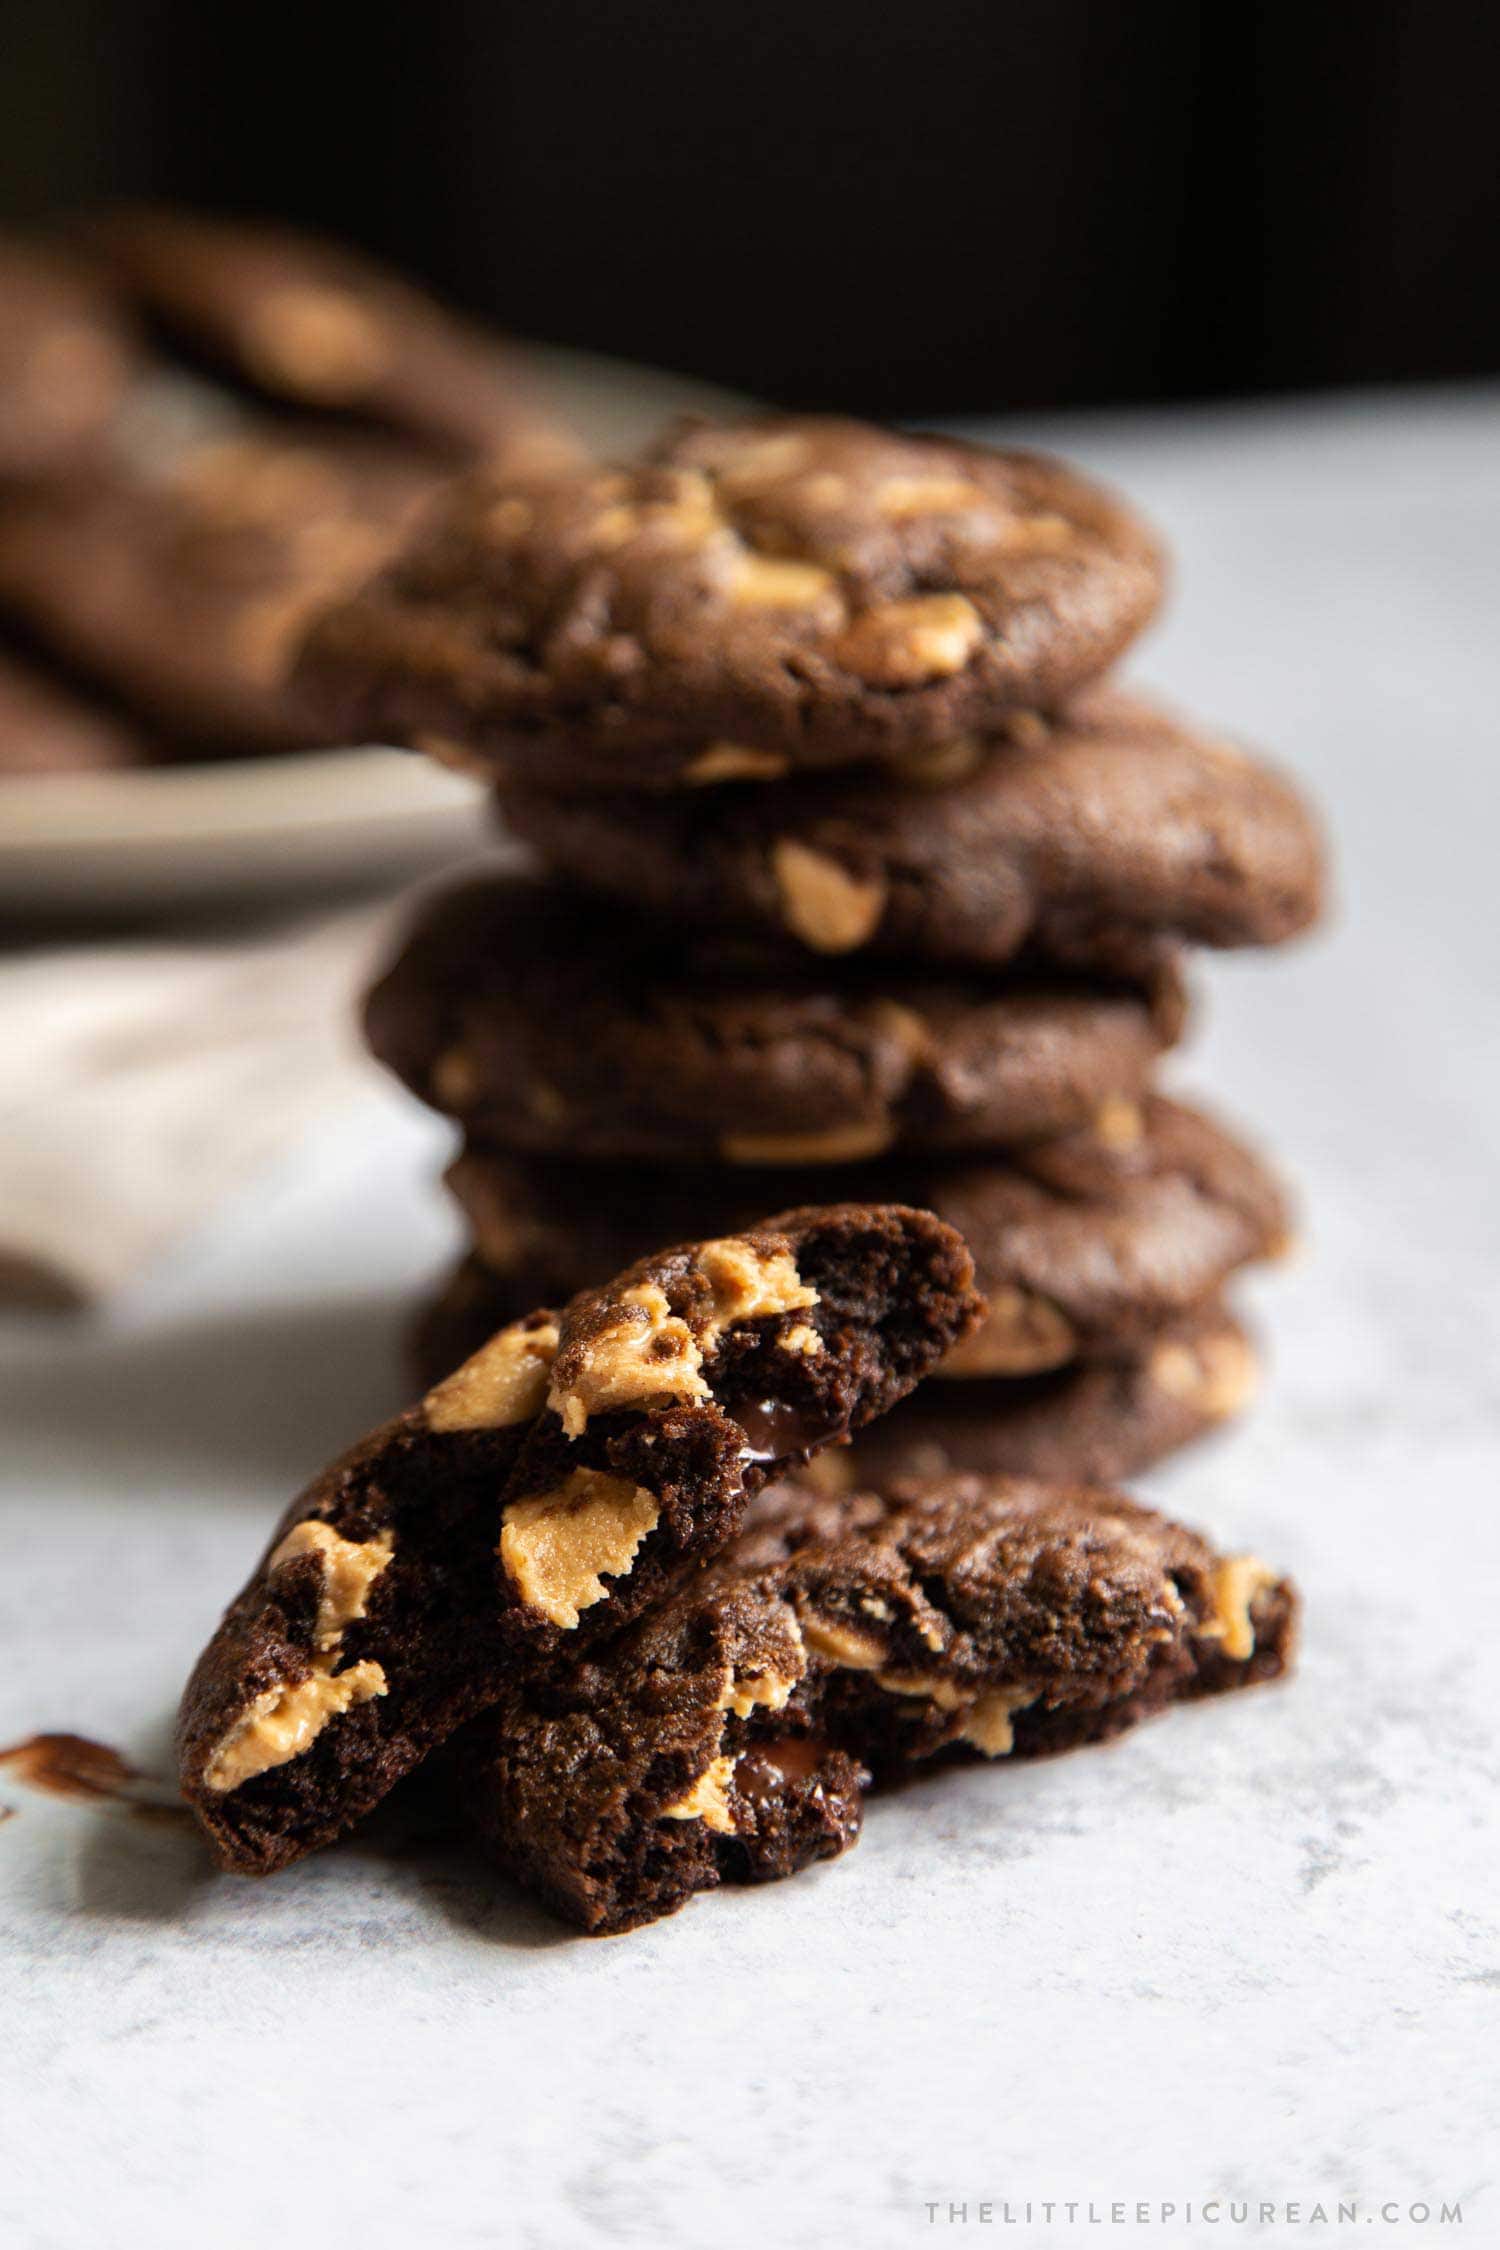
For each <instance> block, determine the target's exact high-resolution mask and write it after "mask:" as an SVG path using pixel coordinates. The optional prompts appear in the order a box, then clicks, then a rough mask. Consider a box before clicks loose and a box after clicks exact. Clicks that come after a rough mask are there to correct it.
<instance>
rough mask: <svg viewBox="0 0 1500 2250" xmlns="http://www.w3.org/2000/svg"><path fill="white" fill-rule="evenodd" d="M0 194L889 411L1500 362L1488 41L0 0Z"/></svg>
mask: <svg viewBox="0 0 1500 2250" xmlns="http://www.w3.org/2000/svg"><path fill="white" fill-rule="evenodd" d="M0 20H3V22H4V23H5V25H6V27H7V28H6V30H5V33H4V55H5V61H4V87H3V93H0V203H3V213H4V215H5V216H8V217H12V218H15V217H23V218H32V217H40V216H47V215H50V214H52V213H54V212H61V211H65V210H67V209H68V208H70V207H74V206H77V205H80V204H83V203H86V202H87V201H89V200H91V199H93V198H97V197H100V196H104V195H109V194H114V193H129V194H150V195H165V196H173V197H180V198H185V199H189V200H193V201H197V202H201V203H205V204H209V205H216V206H221V207H224V208H226V209H230V210H237V211H244V212H256V213H262V214H273V215H277V216H281V217H286V218H295V219H298V220H303V221H307V222H312V223H315V224H317V225H318V226H320V227H323V228H325V229H329V230H332V231H334V232H337V233H340V234H343V235H347V236H350V237H352V238H354V239H356V240H358V241H361V242H363V243H364V244H365V245H366V246H367V247H369V248H372V249H376V250H379V251H382V252H384V253H386V254H388V255H389V256H391V257H394V258H395V259H397V260H399V261H400V262H402V263H404V264H406V265H408V266H409V267H411V268H413V269H415V270H416V271H417V272H419V273H422V274H425V275H426V276H428V277H429V278H430V279H432V280H433V281H435V282H437V283H438V284H440V285H441V286H442V287H443V288H445V289H446V290H448V291H449V292H450V293H451V294H452V295H454V296H456V297H458V298H460V299H462V300H464V301H466V302H468V303H470V304H472V305H474V306H476V307H478V308H481V309H483V310H484V311H486V312H489V313H492V314H493V315H495V316H496V317H497V318H499V319H501V320H502V321H504V322H505V323H506V324H507V325H508V326H511V327H513V328H515V329H517V330H518V331H522V332H527V333H531V334H535V335H539V336H546V337H550V338H553V339H555V340H558V341H562V342H567V343H575V344H583V345H588V346H591V347H594V348H597V349H602V350H608V351H616V352H622V353H626V354H629V355H631V356H633V357H637V358H641V359H645V360H650V361H654V362H657V363H659V364H662V365H668V366H673V367H676V368H680V369H684V370H690V371H692V372H694V373H697V374H702V375H709V376H714V377H717V378H719V379H721V380H724V381H728V382H731V383H735V384H738V385H741V386H743V387H745V388H747V389H751V390H755V391H758V392H761V393H763V394H765V395H767V396H769V397H774V398H780V399H783V400H786V401H788V402H792V403H806V404H810V405H821V404H838V405H847V406H851V407H866V408H870V409H873V410H882V409H884V410H888V411H893V412H895V411H899V412H904V413H910V414H920V413H923V412H933V413H935V412H938V411H941V410H944V409H947V410H957V409H961V408H976V409H977V408H990V409H999V408H1003V407H1007V406H1021V407H1035V406H1039V405H1051V404H1072V403H1076V402H1082V401H1090V400H1097V399H1143V398H1181V397H1193V396H1209V395H1214V394H1220V393H1225V392H1231V393H1235V392H1248V391H1257V390H1266V389H1278V388H1285V387H1298V388H1307V387H1316V386H1321V385H1330V384H1342V383H1350V382H1385V381H1390V380H1393V379H1406V378H1419V377H1450V376H1455V375H1465V374H1476V373H1488V372H1492V371H1494V370H1495V369H1496V368H1497V367H1500V192H1497V181H1500V156H1497V149H1500V127H1497V115H1500V100H1497V88H1500V78H1497V73H1496V70H1495V67H1494V63H1493V59H1492V56H1491V52H1490V44H1491V38H1492V26H1493V24H1494V21H1495V17H1494V13H1493V11H1492V10H1491V9H1489V8H1487V7H1481V6H1475V5H1456V4H1448V0H1438V4H1431V0H1429V4H1423V0H1406V4H1405V5H1398V4H1395V0H1327V4H1313V0H1308V4H1304V5H1300V6H1293V5H1284V4H1272V5H1268V6H1260V7H1249V6H1243V5H1242V6H1235V5H1232V4H1230V0H1224V4H1223V5H1220V6H1215V5H1212V4H1206V5H1189V4H1187V0H1156V4H1152V0H1142V4H1141V5H1137V6H1132V5H1128V4H1125V0H1118V4H1117V0H1108V4H1105V0H904V4H902V5H892V4H890V0H800V4H798V0H757V4H755V5H753V6H748V5H744V4H742V0H728V4H724V5H717V6H716V5H715V4H714V0H692V4H686V0H552V4H548V0H524V4H515V0H488V4H484V0H434V4H433V5H429V6H423V5H420V4H418V0H401V4H398V5H387V6H380V5H378V4H377V5H375V6H373V7H368V8H366V9H363V10H358V11H356V10H352V9H349V8H347V7H340V6H335V5H332V4H330V0H324V4H323V5H321V6H320V5H318V4H317V0H304V4H303V5H302V6H301V7H300V8H290V7H285V6H281V5H278V4H276V0H270V4H267V5H261V6H253V5H224V4H222V0H84V4H82V5H73V6H69V5H61V4H59V0H52V4H50V5H48V4H47V0H5V4H4V5H3V6H0Z"/></svg>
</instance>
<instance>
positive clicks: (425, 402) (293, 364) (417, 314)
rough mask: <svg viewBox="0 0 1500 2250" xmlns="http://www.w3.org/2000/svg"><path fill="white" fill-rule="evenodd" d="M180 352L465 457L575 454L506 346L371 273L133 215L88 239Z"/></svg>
mask: <svg viewBox="0 0 1500 2250" xmlns="http://www.w3.org/2000/svg"><path fill="white" fill-rule="evenodd" d="M89 232H90V239H91V241H92V242H93V244H94V247H95V249H96V250H97V252H98V253H99V255H100V257H101V259H102V260H103V262H104V264H105V266H106V268H107V270H108V271H109V272H110V274H111V275H112V276H113V277H114V278H115V280H116V281H118V282H119V284H120V285H121V287H122V288H123V289H124V290H125V291H127V292H128V293H129V294H131V295H133V296H134V297H135V298H136V300H137V301H138V302H139V304H140V305H141V307H142V308H143V310H144V311H145V312H147V313H148V314H149V315H150V316H151V318H152V319H153V320H154V321H156V322H157V323H159V324H160V326H161V327H162V328H163V329H164V330H165V331H166V333H167V335H168V337H169V338H170V340H171V341H172V343H173V344H174V345H176V346H178V347H179V348H183V349H185V350H187V351H188V352H190V353H192V354H193V355H194V356H195V357H197V358H198V359H200V360H202V361H204V362H205V363H207V364H208V365H210V366H212V367H213V368H215V369H216V370H218V371H219V372H220V373H224V374H228V375H231V376H233V377H235V378H236V379H237V380H239V381H241V382H244V383H248V384H250V385H252V386H253V387H254V388H256V389H258V390H260V391H262V392H264V393H265V395H266V396H267V397H268V398H271V399H275V400H277V401H278V402H280V403H282V404H283V405H290V406H294V407H298V408H300V409H303V410H305V411H307V412H328V413H337V414H341V415H348V416H357V417H359V418H360V419H362V420H369V421H375V422H381V423H385V424H387V425H388V426H389V427H391V428H392V429H397V430H404V431H407V432H409V433H411V434H412V435H413V436H415V437H419V438H421V439H424V440H427V441H435V442H436V443H438V444H440V445H442V446H444V447H445V448H449V449H451V450H452V451H453V452H455V453H456V454H458V455H460V456H469V457H472V456H479V457H485V456H491V457H498V458H500V459H503V460H506V461H515V462H526V463H530V462H533V461H535V462H537V463H538V464H540V463H542V462H545V461H550V460H552V459H554V458H557V459H563V458H567V457H569V456H570V455H571V454H572V453H573V452H574V450H575V448H574V447H573V446H572V445H571V444H570V443H565V441H564V440H563V437H562V435H561V433H560V432H559V431H557V430H556V429H554V428H553V427H552V425H551V424H550V423H548V422H546V421H545V420H544V418H543V415H542V411H541V408H540V405H539V404H538V402H537V401H536V399H535V398H534V397H533V395H532V391H531V384H530V380H529V378H528V377H527V375H526V373H525V371H524V370H523V369H522V368H521V366H520V365H519V364H518V361H517V359H516V356H515V354H514V353H513V352H511V351H509V350H508V349H507V348H506V346H505V345H504V344H502V343H501V342H499V340H498V339H497V338H495V337H494V336H491V335H489V334H488V333H486V332H485V331H484V330H483V329H481V328H478V327H476V326H475V325H473V324H472V323H470V322H468V321H464V320H461V319H459V318H458V317H457V316H456V315H455V314H453V313H450V312H447V311H445V310H444V308H443V307H442V306H441V305H439V304H437V303H435V302H434V300H433V299H432V298H431V297H429V296H427V295H426V294H425V293H424V292H423V291H422V290H420V289H417V288H414V287H413V286H412V285H411V283H410V282H407V281H403V280H402V279H401V278H400V277H399V276H398V275H396V274H393V273H390V272H388V271H387V270H386V269H385V267H383V266H380V265H378V264H376V263H375V262H374V261H373V260H372V259H369V258H365V257H362V256H361V255H360V254H359V253H358V252H357V251H353V250H349V249H346V248H344V247H342V246H341V245H338V244H335V243H332V242H323V241H320V240H318V239H317V238H316V237H314V236H310V235H304V234H298V233H295V232H293V231H292V230H291V229H289V228H283V227H276V226H264V225H256V224H252V223H250V222H247V221H244V220H238V219H224V218H207V217H204V216H203V214H202V213H200V212H189V211H180V210H170V209H164V208H160V207H156V208H153V207H148V206H126V207H124V208H121V209H117V210H114V211H111V212H108V213H106V214H105V215H104V216H103V217H102V218H101V219H99V220H97V221H95V222H94V223H93V224H92V225H91V227H90V230H89Z"/></svg>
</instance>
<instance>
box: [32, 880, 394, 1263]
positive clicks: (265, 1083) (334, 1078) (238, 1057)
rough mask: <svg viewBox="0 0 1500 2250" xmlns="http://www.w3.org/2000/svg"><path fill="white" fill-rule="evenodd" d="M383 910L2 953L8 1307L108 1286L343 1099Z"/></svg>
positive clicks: (355, 1076) (359, 1069) (361, 1067)
mask: <svg viewBox="0 0 1500 2250" xmlns="http://www.w3.org/2000/svg"><path fill="white" fill-rule="evenodd" d="M390 920H391V909H390V906H389V904H388V903H386V904H382V905H381V906H379V907H370V906H368V905H364V906H361V907H359V908H358V909H348V910H345V911H342V912H340V913H338V914H336V915H332V916H329V917H327V918H324V919H321V920H318V921H315V922H311V923H309V922H307V921H301V922H299V923H298V924H296V925H295V926H294V927H282V928H281V929H279V930H278V931H277V933H276V934H275V935H274V936H271V937H265V936H255V937H250V938H246V937H243V936H241V937H239V938H235V939H228V938H217V939H194V940H151V941H124V942H121V943H118V944H113V945H108V946H105V945H88V946H77V947H73V946H70V947H66V948H62V949H55V950H46V951H43V950H38V951H35V952H25V953H19V954H14V955H11V956H9V957H5V956H0V1306H3V1305H5V1304H7V1303H11V1304H16V1303H23V1304H29V1305H34V1306H54V1307H60V1308H61V1307H69V1306H78V1305H83V1304H87V1303H90V1302H92V1301H93V1300H95V1299H98V1298H101V1297H103V1296H105V1295H107V1294H108V1293H109V1292H110V1291H112V1290H115V1289H118V1288H119V1287H120V1286H121V1285H122V1284H123V1283H124V1282H126V1281H127V1280H129V1279H130V1278H131V1277H132V1276H134V1275H135V1274H137V1273H139V1272H140V1271H141V1270H142V1269H143V1268H144V1267H145V1266H146V1265H147V1264H148V1263H149V1262H150V1260H151V1259H152V1258H153V1257H154V1256H155V1255H156V1254H157V1252H159V1251H160V1250H161V1249H162V1248H163V1247H164V1246H165V1245H166V1244H167V1243H169V1242H170V1241H172V1240H173V1239H174V1238H175V1237H177V1236H179V1235H182V1234H184V1233H186V1232H188V1231H189V1230H190V1229H191V1228H192V1226H193V1225H194V1224H195V1223H196V1222H198V1221H200V1220H202V1219H203V1218H205V1217H206V1216H207V1215H208V1214H209V1213H210V1212H211V1211H212V1210H213V1209H214V1208H215V1206H216V1205H217V1204H219V1203H220V1202H222V1201H223V1199H224V1198H225V1197H226V1196H227V1195H228V1194H230V1193H231V1192H232V1191H233V1190H234V1189H235V1188H236V1187H238V1186H239V1185H240V1184H241V1183H242V1182H244V1181H246V1180H248V1179H249V1178H251V1177H252V1176H253V1175H254V1173H255V1172H256V1171H257V1169H259V1168H260V1167H262V1166H264V1165H266V1164H267V1163H268V1162H270V1161H272V1160H274V1158H275V1157H276V1156H277V1155H278V1153H280V1152H281V1151H282V1150H284V1149H285V1148H287V1147H289V1146H291V1145H293V1144H294V1143H295V1142H296V1140H297V1139H298V1137H299V1135H300V1134H301V1133H302V1131H303V1130H304V1129H305V1128H306V1127H307V1126H308V1125H309V1124H310V1123H311V1122H312V1120H313V1119H314V1118H315V1117H317V1116H318V1115H320V1114H322V1113H325V1112H327V1111H328V1110H329V1109H331V1108H333V1107H334V1106H335V1105H337V1104H340V1103H343V1102H347V1101H351V1100H353V1099H354V1098H355V1097H356V1096H357V1093H358V1090H359V1087H360V1084H361V1082H362V1080H364V1079H365V1077H366V1074H367V1073H368V1071H369V1069H370V1065H369V1063H368V1062H367V1061H365V1060H364V1059H363V1057H362V1055H361V1052H360V1046H359V1037H358V1029H357V1022H356V1009H357V1001H358V995H359V993H360V991H361V989H362V987H363V985H364V983H365V982H366V981H367V980H368V977H369V974H370V973H371V971H372V969H373V967H374V965H375V963H376V961H377V958H378V956H379V953H380V950H381V947H382V944H383V942H384V940H385V937H386V935H387V930H388V926H389V924H390Z"/></svg>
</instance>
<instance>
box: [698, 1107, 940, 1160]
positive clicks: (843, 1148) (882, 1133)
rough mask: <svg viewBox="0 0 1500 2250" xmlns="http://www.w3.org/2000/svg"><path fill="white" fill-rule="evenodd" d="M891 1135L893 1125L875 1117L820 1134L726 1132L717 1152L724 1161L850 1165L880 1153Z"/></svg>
mask: <svg viewBox="0 0 1500 2250" xmlns="http://www.w3.org/2000/svg"><path fill="white" fill-rule="evenodd" d="M895 1138H896V1128H895V1126H894V1125H892V1124H890V1123H888V1122H887V1120H886V1119H884V1118H877V1119H875V1120H873V1121H872V1122H871V1123H870V1124H868V1125H839V1126H834V1127H832V1128H830V1130H829V1131H827V1132H823V1133H726V1134H725V1135H724V1136H723V1138H722V1139H721V1140H720V1142H719V1151H720V1154H721V1155H722V1156H723V1158H724V1161H725V1163H726V1164H852V1163H853V1162H855V1161H856V1159H857V1158H859V1157H861V1156H880V1155H883V1154H884V1152H885V1150H886V1149H888V1148H889V1147H890V1145H891V1143H892V1142H893V1141H894V1140H895Z"/></svg>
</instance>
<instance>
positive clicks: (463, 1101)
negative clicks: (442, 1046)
mask: <svg viewBox="0 0 1500 2250" xmlns="http://www.w3.org/2000/svg"><path fill="white" fill-rule="evenodd" d="M432 1090H433V1092H434V1094H435V1095H436V1096H437V1098H438V1101H439V1102H440V1103H441V1104H442V1106H443V1108H444V1109H445V1110H448V1111H450V1112H453V1113H455V1114H458V1113H461V1112H462V1111H464V1110H466V1109H468V1108H469V1106H470V1105H471V1103H472V1102H473V1101H474V1099H475V1097H476V1095H477V1094H478V1092H479V1072H478V1070H477V1069H476V1068H475V1065H474V1058H473V1056H472V1055H471V1054H470V1053H469V1050H468V1048H467V1047H450V1048H449V1049H448V1050H447V1052H446V1054H442V1055H439V1056H438V1059H437V1061H436V1062H435V1063H434V1064H433V1066H432Z"/></svg>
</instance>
